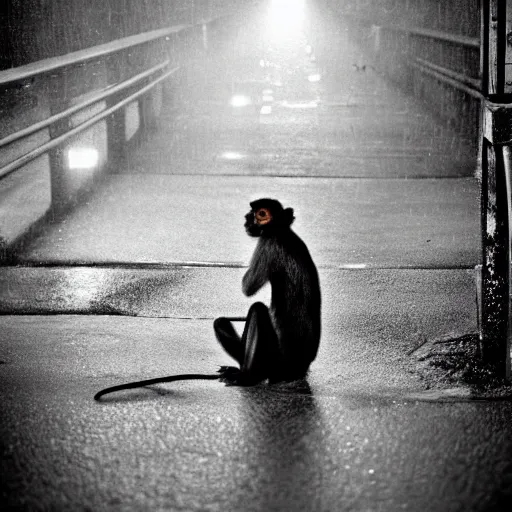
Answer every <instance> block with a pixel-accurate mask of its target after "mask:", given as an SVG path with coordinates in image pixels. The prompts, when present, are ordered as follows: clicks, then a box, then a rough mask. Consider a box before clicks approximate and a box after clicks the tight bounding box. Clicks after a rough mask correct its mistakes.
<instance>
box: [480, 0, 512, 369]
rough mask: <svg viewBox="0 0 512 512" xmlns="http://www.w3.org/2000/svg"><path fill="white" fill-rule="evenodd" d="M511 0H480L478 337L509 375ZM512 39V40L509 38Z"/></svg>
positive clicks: (487, 354) (491, 360) (511, 332)
mask: <svg viewBox="0 0 512 512" xmlns="http://www.w3.org/2000/svg"><path fill="white" fill-rule="evenodd" d="M510 4H511V2H510V0H509V1H508V2H507V1H504V0H484V1H483V2H482V75H483V93H484V96H485V99H484V101H483V102H482V109H483V114H482V116H483V136H482V140H481V154H482V191H481V199H482V209H481V215H482V217H481V218H482V223H481V226H482V250H483V253H482V260H483V261H482V276H481V286H482V289H481V301H482V311H481V315H482V318H481V341H482V355H483V358H484V360H485V362H486V363H488V364H489V365H491V366H492V367H494V370H495V372H496V374H497V375H498V376H500V377H505V378H507V379H509V378H510V358H511V354H510V350H511V344H510V341H511V338H512V308H511V291H512V286H511V277H512V272H511V263H512V254H511V240H512V236H511V229H512V217H511V213H512V210H511V198H512V189H511V174H510V173H511V164H512V160H511V156H512V153H511V146H512V83H511V82H510V80H507V78H506V74H507V73H506V71H505V69H506V67H507V66H506V64H507V63H509V62H512V60H511V59H510V58H509V57H510V56H511V52H510V51H509V48H510V47H509V46H508V43H507V39H508V38H507V32H508V31H509V27H510V23H511V21H512V19H511V14H512V13H511V5H510ZM511 42H512V41H511Z"/></svg>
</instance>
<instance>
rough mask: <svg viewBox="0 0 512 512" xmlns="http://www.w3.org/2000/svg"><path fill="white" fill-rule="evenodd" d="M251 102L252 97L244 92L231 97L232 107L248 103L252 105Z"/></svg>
mask: <svg viewBox="0 0 512 512" xmlns="http://www.w3.org/2000/svg"><path fill="white" fill-rule="evenodd" d="M251 103H252V101H251V98H250V97H249V96H245V95H243V94H235V96H233V97H232V98H231V106H232V107H247V105H250V104H251Z"/></svg>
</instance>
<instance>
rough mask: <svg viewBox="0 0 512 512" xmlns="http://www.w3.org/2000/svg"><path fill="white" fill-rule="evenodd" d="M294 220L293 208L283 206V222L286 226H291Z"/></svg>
mask: <svg viewBox="0 0 512 512" xmlns="http://www.w3.org/2000/svg"><path fill="white" fill-rule="evenodd" d="M294 220H295V217H294V215H293V208H285V209H284V210H283V223H284V224H285V225H286V226H291V225H292V223H293V221H294Z"/></svg>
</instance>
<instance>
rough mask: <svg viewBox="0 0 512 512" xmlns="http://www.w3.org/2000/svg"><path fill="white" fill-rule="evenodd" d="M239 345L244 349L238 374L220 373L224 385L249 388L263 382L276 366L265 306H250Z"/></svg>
mask: <svg viewBox="0 0 512 512" xmlns="http://www.w3.org/2000/svg"><path fill="white" fill-rule="evenodd" d="M241 345H242V347H244V354H243V361H242V363H241V365H240V372H238V373H237V372H232V371H230V372H229V373H228V372H226V373H224V375H223V377H224V379H223V380H224V381H227V382H229V383H232V384H238V385H242V386H243V385H251V384H256V383H258V382H261V381H262V380H265V379H266V378H267V377H269V375H271V374H272V373H273V370H274V366H275V365H276V364H279V363H278V362H279V360H280V355H279V348H278V341H277V336H276V333H275V330H274V326H273V325H272V320H271V318H270V314H269V311H268V308H267V306H265V304H263V303H261V302H256V303H255V304H253V305H252V306H251V307H250V309H249V313H248V315H247V321H246V323H245V329H244V333H243V335H242V340H241Z"/></svg>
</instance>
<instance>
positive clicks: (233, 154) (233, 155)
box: [220, 151, 245, 160]
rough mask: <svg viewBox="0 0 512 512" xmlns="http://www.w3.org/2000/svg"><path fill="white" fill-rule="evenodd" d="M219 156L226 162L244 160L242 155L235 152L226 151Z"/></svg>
mask: <svg viewBox="0 0 512 512" xmlns="http://www.w3.org/2000/svg"><path fill="white" fill-rule="evenodd" d="M220 156H221V158H224V159H226V160H242V158H245V156H244V155H242V153H237V152H236V151H226V152H224V153H222V155H220Z"/></svg>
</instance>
